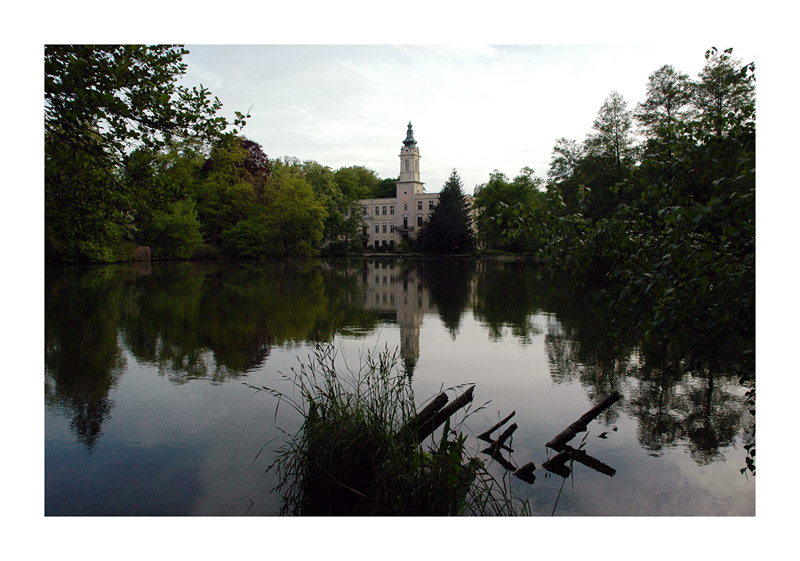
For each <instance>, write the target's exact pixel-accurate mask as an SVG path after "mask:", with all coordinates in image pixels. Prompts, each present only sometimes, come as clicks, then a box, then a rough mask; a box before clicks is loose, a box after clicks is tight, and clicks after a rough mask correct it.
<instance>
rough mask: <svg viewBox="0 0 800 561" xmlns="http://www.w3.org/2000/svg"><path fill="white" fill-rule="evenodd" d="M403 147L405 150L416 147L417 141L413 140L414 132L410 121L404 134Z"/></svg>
mask: <svg viewBox="0 0 800 561" xmlns="http://www.w3.org/2000/svg"><path fill="white" fill-rule="evenodd" d="M403 145H404V146H406V147H407V148H412V147H414V146H416V145H417V141H416V140H414V130H413V129H412V128H411V121H409V122H408V132H406V139H405V140H404V141H403Z"/></svg>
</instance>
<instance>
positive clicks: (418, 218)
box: [417, 214, 422, 226]
mask: <svg viewBox="0 0 800 561" xmlns="http://www.w3.org/2000/svg"><path fill="white" fill-rule="evenodd" d="M417 226H422V215H421V214H418V215H417Z"/></svg>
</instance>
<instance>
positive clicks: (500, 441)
mask: <svg viewBox="0 0 800 561" xmlns="http://www.w3.org/2000/svg"><path fill="white" fill-rule="evenodd" d="M515 430H517V423H513V424H512V425H511V426H510V427H508V428H507V429H506V430H504V431H503V434H501V435H500V436H499V437H498V438H497V440H495V441H494V442H492V445H491V446H489V447H488V448H486V449H485V450H483V452H484V453H485V454H489V455H490V456H492V457H494V455H495V454H497V453H499V452H500V449H501V448H505V446H504V443H505V441H506V440H508V439H509V438H510V437H511V435H512V434H514V431H515Z"/></svg>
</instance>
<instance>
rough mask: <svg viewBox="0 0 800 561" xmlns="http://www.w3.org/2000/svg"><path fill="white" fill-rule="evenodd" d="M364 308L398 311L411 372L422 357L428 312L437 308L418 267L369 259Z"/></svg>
mask: <svg viewBox="0 0 800 561" xmlns="http://www.w3.org/2000/svg"><path fill="white" fill-rule="evenodd" d="M364 282H365V285H366V287H365V288H366V290H365V292H364V307H365V308H366V309H368V310H379V311H382V312H395V314H396V318H397V324H398V326H399V327H400V356H401V357H402V359H403V363H404V365H405V367H406V371H407V372H408V373H409V374H413V373H414V367H415V366H416V364H417V361H418V360H419V335H420V328H421V327H422V319H423V316H424V315H425V313H432V312H435V311H436V308H435V306H434V304H433V301H432V300H431V293H430V291H429V290H428V289H427V288H426V287H425V286H424V284H423V282H422V279H421V278H420V275H419V273H418V271H417V268H416V267H413V266H412V267H404V266H402V265H400V264H399V263H397V262H396V261H392V260H373V261H367V262H366V264H365V268H364Z"/></svg>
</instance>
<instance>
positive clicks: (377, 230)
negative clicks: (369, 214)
mask: <svg viewBox="0 0 800 561" xmlns="http://www.w3.org/2000/svg"><path fill="white" fill-rule="evenodd" d="M387 224H389V233H390V234H394V222H376V223H375V233H376V234H380V233H381V227H383V233H384V234H385V233H386V225H387Z"/></svg>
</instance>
